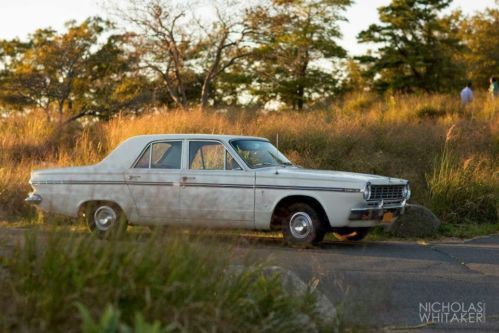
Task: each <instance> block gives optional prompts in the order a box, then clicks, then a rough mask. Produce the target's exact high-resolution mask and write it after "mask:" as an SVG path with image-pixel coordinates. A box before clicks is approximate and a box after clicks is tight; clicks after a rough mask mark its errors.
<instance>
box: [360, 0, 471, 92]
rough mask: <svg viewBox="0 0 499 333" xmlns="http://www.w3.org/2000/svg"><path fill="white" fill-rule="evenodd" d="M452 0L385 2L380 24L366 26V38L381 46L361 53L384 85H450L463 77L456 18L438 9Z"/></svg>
mask: <svg viewBox="0 0 499 333" xmlns="http://www.w3.org/2000/svg"><path fill="white" fill-rule="evenodd" d="M450 3H451V0H392V2H391V3H390V4H389V5H388V6H384V7H380V8H379V9H378V11H379V19H380V21H381V24H372V25H371V26H370V27H369V28H368V29H367V30H365V31H362V32H361V33H360V34H359V36H358V39H359V41H360V42H361V43H376V44H380V45H381V47H380V48H379V49H378V50H377V52H376V53H375V54H374V55H371V56H369V55H368V56H364V57H360V60H361V61H362V62H364V63H366V64H369V65H370V66H371V67H370V69H369V71H370V72H371V76H372V77H374V78H375V86H376V87H377V88H378V89H379V90H387V89H390V90H397V91H405V92H413V91H418V90H420V91H449V90H451V89H453V88H455V86H456V84H458V83H460V80H459V78H461V77H462V76H463V75H462V72H461V70H460V67H459V66H458V64H457V63H456V62H455V61H453V57H454V54H455V53H457V52H459V51H460V50H461V46H460V41H459V39H458V38H457V36H456V31H455V30H456V27H455V26H454V23H455V22H454V21H453V20H449V19H446V18H441V17H440V16H439V15H440V13H441V11H442V10H444V9H446V8H447V7H448V6H449V5H450Z"/></svg>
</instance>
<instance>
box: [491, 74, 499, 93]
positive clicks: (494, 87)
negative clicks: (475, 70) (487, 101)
mask: <svg viewBox="0 0 499 333" xmlns="http://www.w3.org/2000/svg"><path fill="white" fill-rule="evenodd" d="M489 93H490V96H492V97H497V96H499V83H497V79H496V78H495V77H491V78H490V87H489Z"/></svg>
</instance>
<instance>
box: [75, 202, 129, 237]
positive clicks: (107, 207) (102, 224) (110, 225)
mask: <svg viewBox="0 0 499 333" xmlns="http://www.w3.org/2000/svg"><path fill="white" fill-rule="evenodd" d="M83 217H84V218H85V222H86V224H87V226H88V228H89V229H90V231H92V232H94V233H95V234H96V235H97V236H98V237H100V238H108V237H109V236H111V235H118V236H119V235H121V234H123V233H124V232H125V231H126V228H127V225H128V223H127V219H126V216H125V214H124V213H123V211H122V210H121V208H120V207H119V206H118V205H116V204H115V203H112V202H97V203H92V204H89V205H87V207H86V208H85V210H84V213H83Z"/></svg>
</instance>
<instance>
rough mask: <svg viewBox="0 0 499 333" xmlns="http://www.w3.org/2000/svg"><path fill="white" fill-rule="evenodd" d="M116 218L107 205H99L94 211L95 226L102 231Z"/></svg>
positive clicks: (112, 210)
mask: <svg viewBox="0 0 499 333" xmlns="http://www.w3.org/2000/svg"><path fill="white" fill-rule="evenodd" d="M116 220H117V216H116V212H115V211H114V209H112V208H111V207H108V206H102V207H99V208H98V209H97V210H96V211H95V213H94V222H95V226H96V227H97V229H99V230H102V231H106V230H107V229H109V228H110V227H111V226H112V225H113V224H114V223H115V222H116Z"/></svg>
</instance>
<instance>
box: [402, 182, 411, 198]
mask: <svg viewBox="0 0 499 333" xmlns="http://www.w3.org/2000/svg"><path fill="white" fill-rule="evenodd" d="M402 196H403V197H404V199H405V200H409V198H410V197H411V187H410V186H409V183H407V184H406V185H405V186H404V189H403V190H402Z"/></svg>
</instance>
